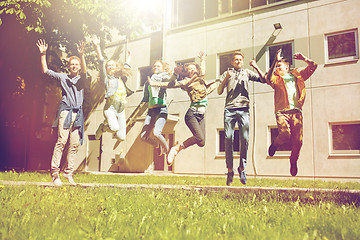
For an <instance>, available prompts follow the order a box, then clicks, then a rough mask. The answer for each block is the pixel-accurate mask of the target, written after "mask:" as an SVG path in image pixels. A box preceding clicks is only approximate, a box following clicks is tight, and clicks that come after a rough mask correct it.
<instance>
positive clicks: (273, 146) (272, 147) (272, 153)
mask: <svg viewBox="0 0 360 240" xmlns="http://www.w3.org/2000/svg"><path fill="white" fill-rule="evenodd" d="M276 149H277V147H276V146H275V145H274V144H273V143H272V144H271V145H270V147H269V150H268V153H269V156H270V157H272V156H274V154H275V152H276Z"/></svg>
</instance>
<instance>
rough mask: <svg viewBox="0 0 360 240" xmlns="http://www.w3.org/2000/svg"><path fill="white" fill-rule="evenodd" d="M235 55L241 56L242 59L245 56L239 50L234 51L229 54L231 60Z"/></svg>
mask: <svg viewBox="0 0 360 240" xmlns="http://www.w3.org/2000/svg"><path fill="white" fill-rule="evenodd" d="M237 55H240V56H242V58H243V59H244V58H245V55H244V53H242V52H240V51H235V52H233V54H232V55H231V61H232V60H234V58H235V56H237Z"/></svg>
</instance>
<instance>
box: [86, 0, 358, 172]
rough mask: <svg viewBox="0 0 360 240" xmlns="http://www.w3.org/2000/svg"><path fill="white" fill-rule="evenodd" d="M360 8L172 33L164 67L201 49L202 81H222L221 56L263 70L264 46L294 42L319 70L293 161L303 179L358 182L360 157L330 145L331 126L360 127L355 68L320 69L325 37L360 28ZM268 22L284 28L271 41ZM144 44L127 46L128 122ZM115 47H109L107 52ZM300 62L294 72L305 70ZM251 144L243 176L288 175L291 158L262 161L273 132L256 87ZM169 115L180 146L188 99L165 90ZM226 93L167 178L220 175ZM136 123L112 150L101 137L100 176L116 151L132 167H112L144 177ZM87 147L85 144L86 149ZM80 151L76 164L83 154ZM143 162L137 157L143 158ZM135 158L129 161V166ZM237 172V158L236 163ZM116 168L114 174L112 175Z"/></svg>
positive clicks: (269, 95)
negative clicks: (201, 141) (236, 55)
mask: <svg viewBox="0 0 360 240" xmlns="http://www.w3.org/2000/svg"><path fill="white" fill-rule="evenodd" d="M359 11H360V2H359V1H358V0H317V1H316V0H315V1H296V2H290V3H288V4H283V5H278V6H275V7H269V8H260V9H259V10H257V11H254V12H252V13H243V14H238V15H232V16H229V17H223V18H222V17H219V18H217V19H215V20H209V21H206V22H201V23H199V24H193V25H189V26H184V27H179V28H177V29H171V30H169V31H168V32H167V35H166V39H165V53H164V56H165V60H166V61H167V62H169V63H170V64H172V65H174V62H175V61H179V60H183V59H189V58H193V57H195V56H197V54H198V52H199V51H200V50H204V51H206V52H207V54H208V57H207V63H206V78H207V79H209V80H213V79H215V78H218V77H219V76H220V74H221V73H220V72H219V59H218V57H219V54H222V53H227V52H231V51H234V50H238V49H241V50H242V51H243V52H244V53H245V56H246V58H245V62H246V64H245V67H246V68H249V64H248V63H249V61H250V60H251V59H252V58H253V57H254V56H259V57H260V58H259V59H257V61H258V64H259V66H260V68H262V69H263V70H267V68H268V67H269V66H268V65H267V62H268V59H267V54H266V53H264V50H265V49H266V46H265V44H266V43H270V44H276V43H282V42H288V41H293V43H294V51H295V52H302V53H303V54H304V55H306V56H309V57H310V58H311V59H313V60H314V61H316V62H317V63H318V64H319V66H318V69H317V70H316V72H315V73H314V75H313V76H312V77H311V78H310V79H309V80H308V81H307V82H306V90H307V96H306V101H305V104H304V107H303V116H304V143H303V147H302V150H301V154H300V158H299V173H298V176H301V177H309V178H310V177H340V178H347V177H350V178H360V172H359V169H360V154H352V155H346V154H344V155H342V156H336V157H334V156H331V154H330V150H329V145H330V135H329V123H331V122H349V121H353V122H360V111H359V109H360V82H359V78H358V77H356V73H357V72H359V70H360V65H359V62H358V61H357V60H356V61H351V62H346V63H341V64H326V63H325V46H324V44H325V42H324V34H327V33H332V32H337V31H344V30H349V29H357V27H358V26H360V17H359V14H358V12H359ZM274 23H281V25H282V27H283V29H282V30H281V31H280V32H279V33H278V35H277V36H276V37H275V38H274V37H272V34H273V33H274V27H273V24H274ZM150 45H151V44H150V37H144V38H142V39H139V40H134V41H130V42H129V43H128V47H129V48H130V49H131V50H132V53H133V58H132V67H133V72H134V78H133V80H131V81H130V82H129V83H128V86H129V87H130V88H131V89H134V90H137V91H136V92H135V94H133V95H132V96H131V97H129V98H128V102H129V103H128V107H127V109H126V115H127V116H129V115H130V114H131V112H132V111H133V110H134V109H135V108H136V106H137V105H138V104H139V102H140V99H141V87H140V85H139V82H140V81H139V71H138V69H139V68H141V67H144V66H149V65H151V64H152V63H151V62H150V59H151V56H150V52H151V51H150ZM113 50H114V47H113V48H108V49H107V51H109V52H111V51H113ZM305 66H306V64H304V63H303V62H300V61H296V62H295V67H300V68H301V67H305ZM250 100H251V105H250V106H251V107H250V114H251V117H250V118H251V119H250V120H251V126H250V141H249V151H248V166H247V169H246V170H247V173H248V174H250V175H255V174H257V175H260V176H279V177H282V176H290V173H289V160H288V158H289V155H290V153H279V154H276V155H275V156H274V157H268V156H267V149H268V146H269V145H270V136H269V134H270V133H269V127H270V126H276V121H275V117H274V103H273V90H272V89H271V87H269V86H267V85H263V84H259V83H255V84H253V83H250ZM168 101H169V102H170V101H172V103H171V105H170V106H169V113H170V114H172V115H176V116H178V117H179V121H178V122H176V121H175V122H171V121H169V124H170V125H171V124H173V125H171V127H170V129H171V130H170V131H174V133H175V141H179V142H182V141H184V140H186V139H187V138H188V137H190V136H191V133H190V130H188V128H187V126H186V124H185V122H184V115H185V113H186V110H187V108H188V106H189V104H190V101H189V98H188V96H187V94H186V92H184V91H182V90H180V89H170V90H168ZM224 102H225V94H223V95H221V96H219V95H218V94H217V93H216V91H215V92H214V93H212V94H211V95H210V96H209V106H208V108H207V113H206V145H205V147H203V148H199V147H198V146H192V147H190V148H188V149H186V150H184V151H182V152H181V153H180V154H179V155H178V157H177V158H176V161H175V164H174V167H173V172H175V173H189V174H223V173H224V172H225V157H224V155H221V154H219V152H218V148H219V146H218V130H219V129H223V107H224ZM102 107H103V105H99V107H98V108H97V109H96V110H95V111H94V112H93V113H92V114H91V117H90V119H89V121H88V122H89V126H88V128H87V131H86V134H87V135H89V134H94V133H95V131H96V128H97V126H98V125H99V124H100V122H101V121H103V116H102ZM140 130H141V123H140V122H139V123H136V125H135V127H133V129H131V131H130V132H129V134H128V135H127V140H126V141H125V142H123V143H121V144H120V145H119V146H118V147H117V148H115V149H114V145H115V143H114V141H115V140H113V139H112V138H111V136H110V134H109V133H105V135H104V137H103V143H102V144H103V153H102V156H101V163H102V165H101V169H100V170H101V171H109V169H111V167H112V166H111V159H112V158H114V156H115V155H116V154H117V153H119V151H120V149H122V151H123V153H124V154H126V153H127V152H128V151H130V152H128V153H127V154H126V158H125V160H124V164H125V162H129V161H134V162H135V163H136V164H135V165H138V166H141V167H138V168H135V167H133V168H129V167H125V166H121V164H120V165H119V166H117V167H116V168H117V170H118V171H135V172H138V171H143V170H145V169H146V167H147V166H148V165H149V164H150V163H151V158H152V156H153V155H152V154H153V153H152V148H151V147H149V146H148V145H147V144H144V143H142V142H141V141H139V139H138V134H139V133H140ZM85 146H86V142H85ZM85 146H84V147H83V148H82V149H81V152H82V157H84V158H86V157H87V155H88V153H86V151H89V150H85ZM141 156H143V157H141ZM140 158H141V160H140ZM134 159H135V160H134ZM235 159H236V161H235V166H236V165H237V164H238V156H235ZM116 168H115V170H116Z"/></svg>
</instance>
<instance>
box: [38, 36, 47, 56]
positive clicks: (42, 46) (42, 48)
mask: <svg viewBox="0 0 360 240" xmlns="http://www.w3.org/2000/svg"><path fill="white" fill-rule="evenodd" d="M36 46H37V47H38V48H39V51H40V53H41V54H44V53H46V51H47V49H48V45H47V43H46V42H45V40H44V39H39V40H38V41H37V43H36Z"/></svg>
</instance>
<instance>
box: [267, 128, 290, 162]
mask: <svg viewBox="0 0 360 240" xmlns="http://www.w3.org/2000/svg"><path fill="white" fill-rule="evenodd" d="M275 128H276V129H277V128H278V126H277V125H268V127H267V146H266V147H267V148H266V158H267V159H274V158H286V159H288V158H289V157H290V155H291V150H290V151H281V150H277V151H276V152H275V154H274V156H272V157H270V156H269V153H268V149H269V147H270V145H271V129H275Z"/></svg>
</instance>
